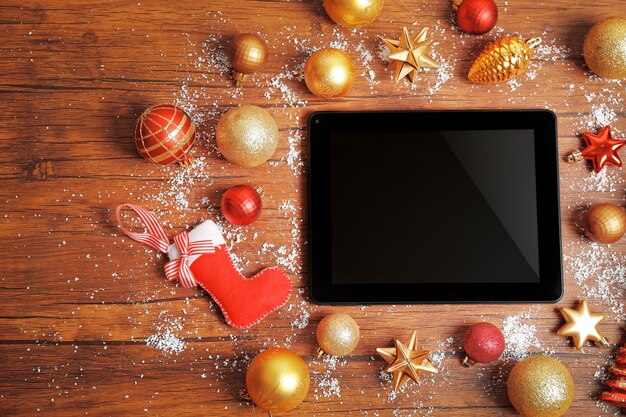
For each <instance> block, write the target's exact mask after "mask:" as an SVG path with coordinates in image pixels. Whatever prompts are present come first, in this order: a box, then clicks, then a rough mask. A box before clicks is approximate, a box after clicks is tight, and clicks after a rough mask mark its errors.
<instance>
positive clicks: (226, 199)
mask: <svg viewBox="0 0 626 417" xmlns="http://www.w3.org/2000/svg"><path fill="white" fill-rule="evenodd" d="M261 207H262V203H261V195H260V194H259V192H258V191H257V189H256V188H253V187H250V186H249V185H236V186H234V187H230V188H229V189H228V190H226V192H225V193H224V195H223V196H222V214H223V215H224V217H226V220H228V221H229V222H231V223H232V224H236V225H238V226H244V225H246V224H250V223H252V222H253V221H255V220H256V219H258V218H259V215H260V214H261Z"/></svg>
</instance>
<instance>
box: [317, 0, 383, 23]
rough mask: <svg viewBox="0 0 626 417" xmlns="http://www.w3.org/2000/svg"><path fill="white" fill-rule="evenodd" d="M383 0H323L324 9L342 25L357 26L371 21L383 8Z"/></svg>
mask: <svg viewBox="0 0 626 417" xmlns="http://www.w3.org/2000/svg"><path fill="white" fill-rule="evenodd" d="M383 3H384V1H383V0H324V9H326V13H328V16H329V17H330V18H331V19H333V21H334V22H335V23H337V24H339V25H341V26H343V27H347V28H357V27H360V26H365V25H367V24H368V23H372V22H373V21H374V20H375V19H376V18H377V17H378V16H379V15H380V12H382V10H383Z"/></svg>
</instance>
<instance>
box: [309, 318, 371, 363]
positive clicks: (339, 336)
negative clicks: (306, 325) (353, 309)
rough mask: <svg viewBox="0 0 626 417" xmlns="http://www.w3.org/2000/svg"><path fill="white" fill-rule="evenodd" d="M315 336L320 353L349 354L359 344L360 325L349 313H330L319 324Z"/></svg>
mask: <svg viewBox="0 0 626 417" xmlns="http://www.w3.org/2000/svg"><path fill="white" fill-rule="evenodd" d="M315 337H316V339H317V344H318V345H319V346H320V350H321V351H320V353H322V354H323V353H327V354H329V355H335V356H344V355H348V354H350V353H352V351H354V349H356V346H357V345H358V344H359V337H360V332H359V325H358V324H356V321H354V319H353V318H352V317H350V316H349V315H347V314H340V313H335V314H330V315H328V316H326V317H324V318H323V319H322V321H320V324H318V325H317V331H316V332H315Z"/></svg>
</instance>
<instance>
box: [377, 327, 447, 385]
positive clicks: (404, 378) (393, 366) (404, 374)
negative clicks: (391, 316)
mask: <svg viewBox="0 0 626 417" xmlns="http://www.w3.org/2000/svg"><path fill="white" fill-rule="evenodd" d="M394 344H395V346H396V347H395V348H378V349H376V353H378V354H379V355H380V356H381V357H382V358H383V359H384V360H385V361H387V363H388V364H389V365H388V366H387V368H385V371H387V372H391V373H393V389H394V391H397V390H398V389H400V387H402V386H403V385H404V384H405V383H407V382H408V380H409V379H412V380H413V381H415V382H417V383H418V384H419V383H420V371H421V372H431V373H434V374H436V373H437V372H438V371H437V368H435V367H434V366H433V364H432V362H431V361H430V360H428V355H430V352H429V351H427V350H422V347H421V346H419V345H418V344H417V330H414V331H413V333H411V337H409V340H407V341H406V343H402V342H401V341H400V340H398V339H394Z"/></svg>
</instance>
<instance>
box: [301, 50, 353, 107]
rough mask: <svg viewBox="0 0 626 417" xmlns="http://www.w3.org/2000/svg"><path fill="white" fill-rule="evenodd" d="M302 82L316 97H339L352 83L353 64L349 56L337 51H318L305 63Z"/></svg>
mask: <svg viewBox="0 0 626 417" xmlns="http://www.w3.org/2000/svg"><path fill="white" fill-rule="evenodd" d="M304 81H305V82H306V86H307V87H308V88H309V90H310V91H311V92H312V93H313V94H315V95H316V96H319V97H322V98H326V99H329V98H334V97H341V96H343V95H344V94H346V93H347V92H348V90H350V87H352V84H353V83H354V64H353V63H352V60H351V59H350V56H348V54H346V53H345V52H343V51H341V50H339V49H335V48H325V49H320V50H319V51H317V52H315V53H314V54H313V55H311V57H310V58H309V59H308V61H307V62H306V66H305V67H304Z"/></svg>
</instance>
